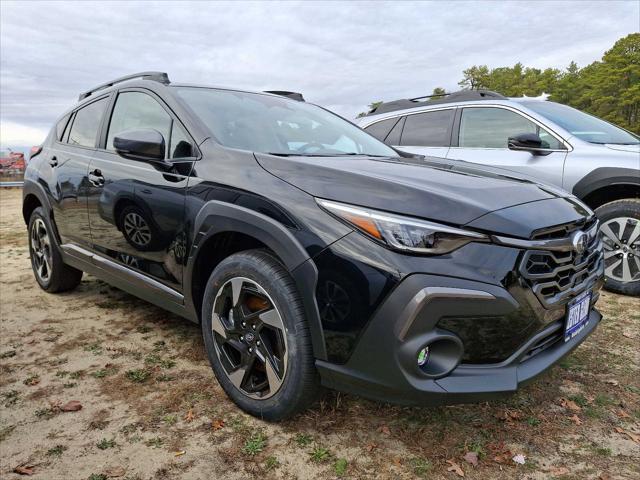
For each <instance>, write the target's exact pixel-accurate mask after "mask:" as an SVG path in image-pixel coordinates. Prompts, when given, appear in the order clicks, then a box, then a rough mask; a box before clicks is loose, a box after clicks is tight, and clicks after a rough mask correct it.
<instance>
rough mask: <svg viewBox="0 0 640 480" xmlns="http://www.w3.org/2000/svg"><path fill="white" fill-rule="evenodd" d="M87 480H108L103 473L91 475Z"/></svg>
mask: <svg viewBox="0 0 640 480" xmlns="http://www.w3.org/2000/svg"><path fill="white" fill-rule="evenodd" d="M87 480H109V479H108V478H107V476H106V475H105V474H104V473H92V474H91V475H89V477H88V478H87Z"/></svg>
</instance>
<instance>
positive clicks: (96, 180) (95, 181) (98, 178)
mask: <svg viewBox="0 0 640 480" xmlns="http://www.w3.org/2000/svg"><path fill="white" fill-rule="evenodd" d="M89 183H91V185H93V186H94V187H102V186H103V185H104V177H103V176H102V172H101V171H100V169H98V168H96V169H95V170H94V171H92V172H89Z"/></svg>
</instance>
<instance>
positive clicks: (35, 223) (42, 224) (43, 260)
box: [29, 207, 82, 293]
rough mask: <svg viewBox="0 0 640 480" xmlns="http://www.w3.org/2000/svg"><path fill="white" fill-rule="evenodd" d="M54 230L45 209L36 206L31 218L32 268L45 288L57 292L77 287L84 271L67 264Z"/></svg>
mask: <svg viewBox="0 0 640 480" xmlns="http://www.w3.org/2000/svg"><path fill="white" fill-rule="evenodd" d="M52 232H53V229H52V228H51V222H50V221H49V219H48V218H47V216H46V215H45V212H44V209H43V208H42V207H38V208H36V209H35V210H34V211H33V213H32V214H31V217H30V219H29V256H30V257H31V268H32V269H33V274H34V275H35V277H36V281H37V282H38V285H40V287H41V288H42V289H43V290H45V291H47V292H50V293H57V292H64V291H67V290H71V289H73V288H75V287H77V286H78V284H79V283H80V280H82V271H81V270H77V269H75V268H73V267H70V266H69V265H65V263H64V262H63V261H62V255H61V254H60V251H59V250H58V247H57V245H56V243H55V242H54V240H53V236H52V235H53V233H52Z"/></svg>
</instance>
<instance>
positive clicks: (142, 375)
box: [125, 369, 151, 383]
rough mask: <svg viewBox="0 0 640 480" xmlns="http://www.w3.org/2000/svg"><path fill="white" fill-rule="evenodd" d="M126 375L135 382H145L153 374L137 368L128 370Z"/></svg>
mask: <svg viewBox="0 0 640 480" xmlns="http://www.w3.org/2000/svg"><path fill="white" fill-rule="evenodd" d="M125 375H126V376H127V378H128V379H129V380H131V381H132V382H134V383H143V382H145V381H146V380H147V379H148V378H149V377H150V376H151V373H150V372H149V371H148V370H145V369H136V370H127V372H126V374H125Z"/></svg>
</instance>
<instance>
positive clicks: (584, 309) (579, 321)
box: [564, 292, 591, 342]
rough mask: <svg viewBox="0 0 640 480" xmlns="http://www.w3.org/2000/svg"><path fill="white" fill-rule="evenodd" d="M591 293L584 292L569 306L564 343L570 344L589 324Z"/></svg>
mask: <svg viewBox="0 0 640 480" xmlns="http://www.w3.org/2000/svg"><path fill="white" fill-rule="evenodd" d="M590 305H591V292H584V293H582V294H580V295H579V296H578V297H576V298H574V299H573V300H572V301H571V302H570V303H569V305H568V306H567V321H566V323H565V327H564V341H565V342H568V341H569V340H571V339H572V338H573V337H575V336H576V335H577V334H578V333H580V332H581V331H582V330H583V329H584V327H586V326H587V324H588V323H589V307H590Z"/></svg>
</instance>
